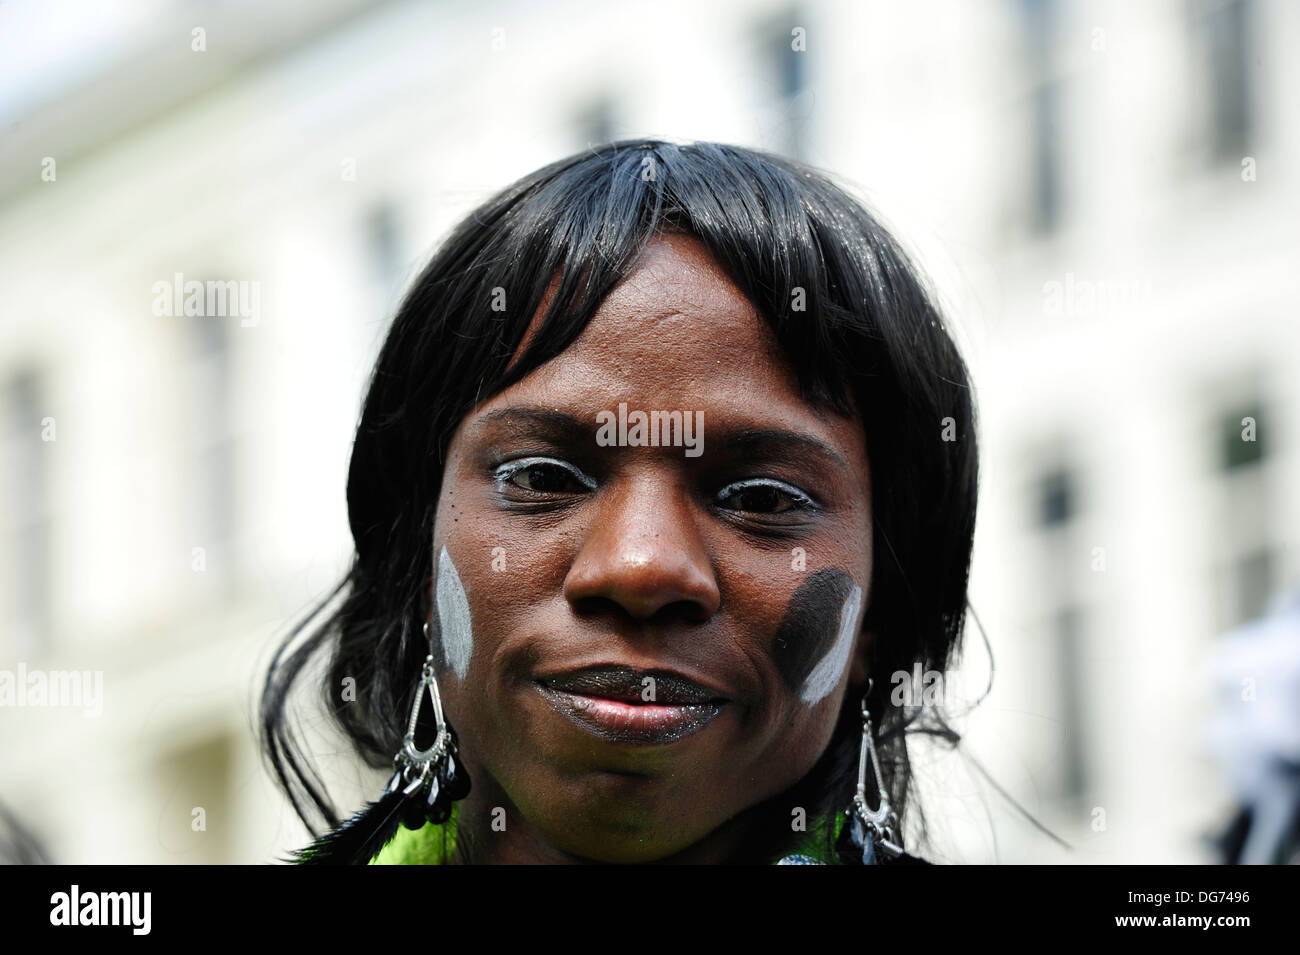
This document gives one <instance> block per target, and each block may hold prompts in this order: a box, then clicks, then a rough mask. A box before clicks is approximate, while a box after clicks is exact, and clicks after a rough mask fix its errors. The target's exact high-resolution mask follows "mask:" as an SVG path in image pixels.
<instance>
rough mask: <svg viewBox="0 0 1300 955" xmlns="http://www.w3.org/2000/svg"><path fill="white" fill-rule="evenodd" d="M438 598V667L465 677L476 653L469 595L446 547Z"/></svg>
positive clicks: (440, 565) (435, 640) (440, 560)
mask: <svg viewBox="0 0 1300 955" xmlns="http://www.w3.org/2000/svg"><path fill="white" fill-rule="evenodd" d="M435 597H436V603H437V608H438V613H437V615H436V619H435V628H436V631H437V632H436V633H435V634H434V635H433V648H434V658H435V661H436V662H437V664H438V669H439V670H441V671H444V672H445V671H446V670H448V669H450V670H451V671H452V672H453V673H455V674H456V678H457V679H459V680H464V679H465V674H466V673H468V672H469V659H470V657H471V656H472V655H473V653H474V630H473V627H472V626H471V624H470V616H469V597H468V595H466V593H465V587H464V585H463V584H462V583H461V582H460V574H459V573H458V572H457V570H456V565H455V564H454V563H452V560H451V555H450V554H448V553H447V548H446V547H444V548H443V549H442V551H441V552H440V553H439V554H438V582H437V587H436V592H435Z"/></svg>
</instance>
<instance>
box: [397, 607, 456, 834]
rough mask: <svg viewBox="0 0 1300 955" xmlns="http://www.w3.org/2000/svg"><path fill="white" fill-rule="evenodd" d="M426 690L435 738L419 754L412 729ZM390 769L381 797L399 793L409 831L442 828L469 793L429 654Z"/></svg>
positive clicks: (427, 637)
mask: <svg viewBox="0 0 1300 955" xmlns="http://www.w3.org/2000/svg"><path fill="white" fill-rule="evenodd" d="M424 637H425V640H426V641H428V639H429V623H428V621H425V624H424ZM426 688H427V689H428V691H429V701H430V703H431V704H432V705H433V718H434V723H435V726H436V727H437V734H438V735H437V737H436V738H435V739H434V741H433V745H432V746H430V747H429V748H428V749H423V750H421V749H416V746H415V728H416V724H417V723H418V722H419V719H420V704H421V703H422V702H423V701H424V691H425V689H426ZM393 765H394V766H395V767H396V770H395V771H394V773H393V777H392V779H390V780H389V781H388V785H387V786H386V787H385V789H384V796H388V795H389V794H391V793H393V792H395V791H397V790H398V789H399V788H400V789H401V791H402V795H403V796H404V797H405V798H406V800H407V802H406V805H405V806H403V809H402V825H404V826H406V828H408V829H420V828H423V826H424V824H425V823H426V822H433V823H436V824H439V825H441V824H442V823H444V822H446V821H447V819H448V817H449V816H450V815H451V804H452V803H453V802H455V801H457V800H459V799H464V798H465V796H466V795H468V793H469V775H468V774H467V773H466V772H465V771H464V767H462V766H461V765H460V764H459V763H458V762H457V761H456V735H455V733H453V732H452V729H451V727H450V726H448V725H447V720H446V718H445V717H444V716H443V713H442V694H441V693H439V692H438V680H437V677H436V676H435V675H434V672H433V652H432V650H430V653H429V655H428V656H427V657H426V658H425V660H424V666H423V667H421V669H420V682H419V683H418V684H417V685H416V687H415V698H414V700H413V701H412V703H411V719H410V722H408V723H407V726H406V736H404V737H403V738H402V748H401V749H400V750H399V751H398V753H397V755H396V756H394V757H393Z"/></svg>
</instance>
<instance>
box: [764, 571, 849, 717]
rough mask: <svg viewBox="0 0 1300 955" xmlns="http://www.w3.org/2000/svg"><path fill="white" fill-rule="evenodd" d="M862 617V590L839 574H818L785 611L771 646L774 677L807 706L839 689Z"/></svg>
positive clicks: (833, 572) (808, 582)
mask: <svg viewBox="0 0 1300 955" xmlns="http://www.w3.org/2000/svg"><path fill="white" fill-rule="evenodd" d="M861 612H862V588H861V587H859V586H858V585H857V583H856V582H855V581H854V580H853V578H852V577H851V576H850V575H849V574H847V573H845V572H844V571H842V570H839V569H835V568H832V569H829V570H819V571H817V572H816V573H814V574H812V575H811V576H810V577H809V578H808V579H807V580H806V581H805V582H804V583H803V584H802V585H801V586H800V587H799V589H798V590H797V591H795V594H794V596H793V597H791V598H790V604H789V606H788V607H787V608H786V612H785V617H784V618H783V619H782V621H781V626H780V628H779V629H778V630H777V634H776V640H775V641H774V642H773V645H772V657H773V661H774V663H775V664H776V669H777V672H779V673H780V674H781V679H782V680H784V681H785V685H786V686H787V687H788V688H789V689H790V691H791V692H792V693H798V694H799V698H800V699H801V700H802V701H803V702H804V703H807V704H808V705H809V706H812V705H814V704H816V703H819V702H821V701H822V700H823V699H825V698H826V697H827V696H828V695H830V693H831V691H832V690H834V689H835V687H836V686H838V685H839V682H840V677H841V676H842V675H843V673H844V669H845V667H846V666H847V665H848V662H849V654H850V652H851V651H852V649H853V639H854V636H855V635H856V634H857V629H858V618H859V616H860V614H861Z"/></svg>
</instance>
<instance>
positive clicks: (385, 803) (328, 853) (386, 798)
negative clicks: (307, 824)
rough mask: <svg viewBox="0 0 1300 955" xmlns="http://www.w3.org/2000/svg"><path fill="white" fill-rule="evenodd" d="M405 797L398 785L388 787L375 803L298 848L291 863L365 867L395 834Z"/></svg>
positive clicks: (400, 822)
mask: <svg viewBox="0 0 1300 955" xmlns="http://www.w3.org/2000/svg"><path fill="white" fill-rule="evenodd" d="M406 798H407V797H406V794H405V793H403V792H402V787H401V786H392V787H390V788H389V789H388V790H387V791H385V793H384V795H383V796H381V797H380V798H379V800H378V801H377V802H372V803H370V804H369V805H367V806H366V808H364V809H362V810H361V811H360V812H358V813H357V814H356V815H354V816H353V817H352V818H351V819H349V820H348V821H347V822H345V823H343V824H342V825H341V826H339V827H338V828H337V829H335V830H334V831H333V832H328V833H326V834H325V835H323V836H321V837H320V838H319V839H317V840H316V841H315V842H313V843H312V844H311V845H310V846H308V847H307V848H305V849H299V850H298V851H297V852H295V853H294V858H293V859H292V860H291V861H293V862H296V863H298V864H299V865H366V864H367V863H369V862H370V860H371V859H373V858H374V857H375V856H376V855H378V853H379V850H380V849H382V848H383V847H384V846H386V845H388V843H389V842H390V841H392V838H393V836H395V835H397V829H398V827H399V826H400V825H401V824H402V816H403V813H402V809H403V803H405V801H406Z"/></svg>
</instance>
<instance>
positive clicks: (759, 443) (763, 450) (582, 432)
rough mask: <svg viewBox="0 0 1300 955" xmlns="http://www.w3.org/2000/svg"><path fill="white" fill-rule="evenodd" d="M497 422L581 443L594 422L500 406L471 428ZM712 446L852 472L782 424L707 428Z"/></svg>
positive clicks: (829, 450)
mask: <svg viewBox="0 0 1300 955" xmlns="http://www.w3.org/2000/svg"><path fill="white" fill-rule="evenodd" d="M496 424H501V425H503V426H504V427H507V428H511V429H517V430H520V431H533V432H541V433H542V434H544V435H546V436H547V437H550V438H553V439H556V440H560V441H567V442H570V443H573V444H581V443H583V442H585V441H587V440H589V439H590V438H591V436H592V432H593V431H594V429H595V424H594V422H592V423H591V424H585V423H583V422H581V421H579V420H578V419H577V418H575V417H573V415H571V414H567V413H566V412H563V411H559V410H552V409H546V408H527V407H516V408H500V409H498V410H496V411H491V412H488V413H487V414H485V415H482V416H481V417H480V418H479V419H478V421H476V422H475V423H474V430H476V431H478V430H480V429H484V428H487V427H489V426H491V425H496ZM708 440H709V442H710V443H711V446H712V447H715V448H716V447H718V446H719V445H721V447H722V448H723V449H724V450H726V451H727V452H728V453H731V454H734V455H737V456H745V457H769V458H780V459H786V460H789V461H790V462H791V463H794V464H798V463H800V462H801V461H802V460H803V458H804V456H805V455H808V454H813V455H815V456H817V457H819V458H822V459H823V460H825V461H827V462H829V463H831V464H834V465H835V466H837V467H839V468H840V469H842V470H843V471H844V472H845V473H848V474H852V472H853V469H852V468H851V467H849V463H848V461H846V460H845V459H844V457H843V456H842V455H841V454H840V453H839V452H838V451H836V450H835V449H834V448H832V447H831V446H830V445H828V444H826V443H825V442H824V441H821V440H819V439H817V438H814V437H812V436H811V435H807V434H800V433H799V432H797V431H787V430H786V429H784V428H739V429H732V430H722V431H721V432H720V433H716V432H711V433H710V434H709V438H708Z"/></svg>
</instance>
